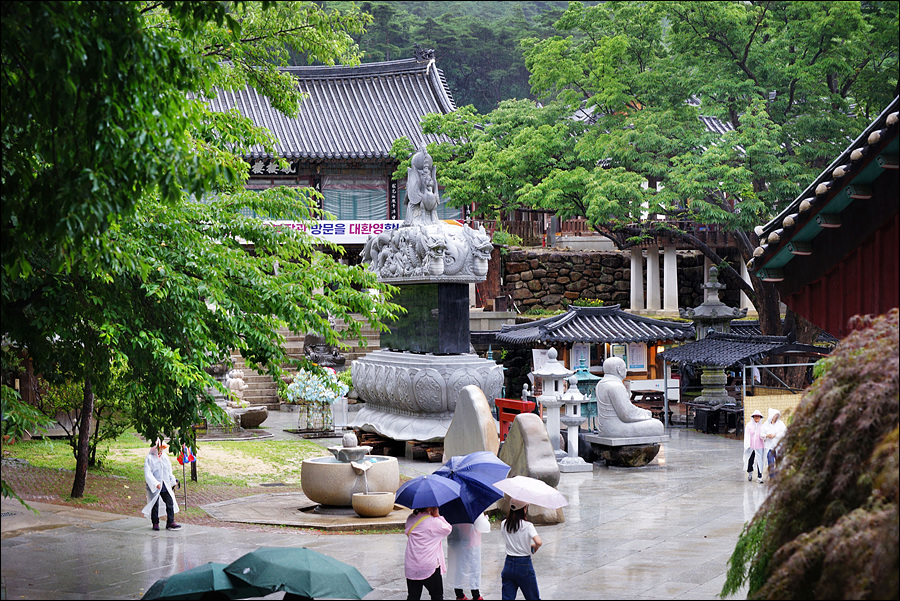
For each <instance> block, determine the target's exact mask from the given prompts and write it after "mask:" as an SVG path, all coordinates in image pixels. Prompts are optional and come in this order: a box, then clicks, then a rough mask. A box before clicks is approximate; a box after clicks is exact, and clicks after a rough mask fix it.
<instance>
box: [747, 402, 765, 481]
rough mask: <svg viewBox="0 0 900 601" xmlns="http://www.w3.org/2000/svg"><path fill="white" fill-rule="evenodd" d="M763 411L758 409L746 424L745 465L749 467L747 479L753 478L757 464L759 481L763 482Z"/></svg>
mask: <svg viewBox="0 0 900 601" xmlns="http://www.w3.org/2000/svg"><path fill="white" fill-rule="evenodd" d="M762 417H763V414H762V411H759V410H756V411H754V412H753V415H751V416H750V421H749V422H747V425H746V426H744V465H745V466H746V467H747V480H748V481H752V480H753V466H756V478H757V481H758V482H760V483H762V481H763V479H762V473H763V460H764V455H765V453H764V452H763V448H764V447H765V442H764V441H763V438H762V429H763V421H762Z"/></svg>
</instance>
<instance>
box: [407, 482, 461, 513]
mask: <svg viewBox="0 0 900 601" xmlns="http://www.w3.org/2000/svg"><path fill="white" fill-rule="evenodd" d="M459 489H460V486H459V484H458V483H456V482H454V481H453V480H451V479H449V478H444V477H443V476H434V475H430V476H419V477H418V478H413V479H412V480H410V481H408V482H404V483H403V486H401V487H400V488H398V489H397V503H399V504H400V505H403V506H404V507H409V508H410V509H419V508H421V507H440V506H441V505H443V504H444V503H449V502H450V501H452V500H453V499H458V498H459Z"/></svg>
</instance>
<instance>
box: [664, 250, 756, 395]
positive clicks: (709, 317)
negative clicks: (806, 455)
mask: <svg viewBox="0 0 900 601" xmlns="http://www.w3.org/2000/svg"><path fill="white" fill-rule="evenodd" d="M724 287H725V284H720V283H719V270H718V269H717V268H716V267H715V266H713V267H710V268H709V282H708V283H706V284H704V285H703V288H705V289H706V290H708V291H709V293H708V298H707V299H706V300H705V301H703V303H701V304H700V306H699V307H696V308H694V309H680V313H681V316H682V317H684V318H687V319H690V320H692V321H693V322H694V331H695V332H696V334H695V335H696V338H697V340H702V339H704V338H706V335H707V334H708V333H709V332H710V331H713V332H721V333H723V334H728V333H730V332H731V320H732V319H737V318H740V317H745V316H746V315H747V309H738V308H736V307H729V306H728V305H726V304H725V303H723V302H722V301H721V300H719V290H721V289H722V288H724ZM726 367H728V366H727V365H704V366H703V373H702V374H701V376H700V384H701V385H702V386H703V390H701V392H700V396H699V397H697V399H696V402H698V403H706V404H708V405H710V406H713V407H718V406H720V405H724V404H725V403H732V402H733V399H732V398H731V397H730V396H728V393H727V392H726V391H725V384H726V382H727V381H728V378H727V377H726V376H725V368H726Z"/></svg>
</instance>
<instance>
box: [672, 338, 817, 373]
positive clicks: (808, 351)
mask: <svg viewBox="0 0 900 601" xmlns="http://www.w3.org/2000/svg"><path fill="white" fill-rule="evenodd" d="M829 351H830V349H829V348H821V347H817V346H810V345H807V344H798V343H796V342H793V341H791V339H790V338H788V337H787V336H741V335H740V334H722V333H719V332H712V333H710V334H709V335H708V336H707V337H706V338H704V339H703V340H697V341H695V342H689V343H687V344H683V345H681V346H678V347H675V348H671V349H666V350H665V351H663V352H662V353H660V354H659V355H657V356H658V357H660V358H662V359H664V360H665V361H668V362H669V363H680V364H687V365H723V366H725V367H731V366H735V365H748V364H750V363H756V362H758V361H760V360H761V359H764V358H765V357H768V356H770V355H784V354H804V355H826V354H828V352H829Z"/></svg>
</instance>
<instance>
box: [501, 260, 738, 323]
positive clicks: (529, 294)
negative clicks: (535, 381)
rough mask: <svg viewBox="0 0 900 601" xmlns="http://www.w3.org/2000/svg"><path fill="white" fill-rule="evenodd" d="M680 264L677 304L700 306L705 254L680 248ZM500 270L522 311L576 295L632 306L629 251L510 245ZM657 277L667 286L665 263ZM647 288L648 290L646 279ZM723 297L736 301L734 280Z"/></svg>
mask: <svg viewBox="0 0 900 601" xmlns="http://www.w3.org/2000/svg"><path fill="white" fill-rule="evenodd" d="M660 258H662V257H660ZM660 264H662V260H660ZM677 264H678V306H679V307H683V308H685V307H696V306H697V305H699V304H700V303H702V302H703V288H702V285H703V257H702V256H701V255H699V254H693V253H678V256H677ZM502 273H503V278H504V279H503V286H502V293H503V294H504V295H508V296H509V298H511V299H512V301H513V302H514V303H515V304H516V306H517V307H518V309H519V310H520V311H523V312H524V311H527V310H528V309H533V308H541V309H545V310H548V311H554V310H560V309H564V308H565V307H566V306H568V305H569V304H571V303H572V302H573V301H575V300H576V299H597V300H601V301H603V304H604V305H621V307H622V308H623V309H630V308H631V298H630V297H631V255H630V253H629V252H623V251H596V252H590V251H565V250H547V249H511V250H509V251H508V252H507V253H506V255H505V256H503V269H502ZM659 281H660V285H661V286H663V285H664V281H665V280H664V277H663V267H662V265H660V272H659ZM644 289H645V294H646V281H645V283H644ZM723 301H724V302H725V303H727V304H729V305H732V306H737V305H738V302H739V300H738V291H737V290H736V289H735V287H734V286H729V287H728V289H727V290H726V291H725V293H724V294H723Z"/></svg>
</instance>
